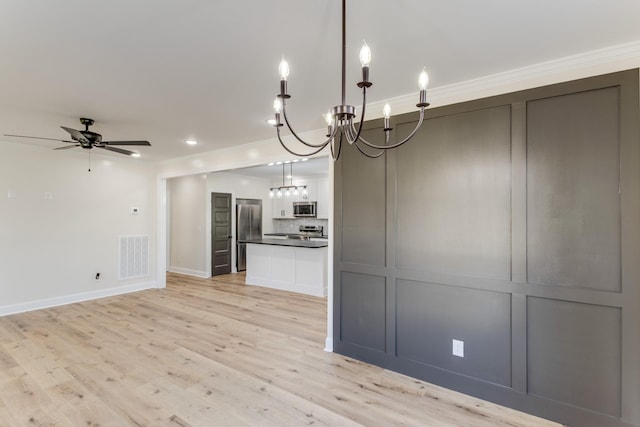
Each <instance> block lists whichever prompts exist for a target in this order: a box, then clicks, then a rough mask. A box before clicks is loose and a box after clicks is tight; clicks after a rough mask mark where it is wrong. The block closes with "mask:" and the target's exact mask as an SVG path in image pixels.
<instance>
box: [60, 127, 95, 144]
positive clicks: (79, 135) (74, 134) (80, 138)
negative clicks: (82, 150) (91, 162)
mask: <svg viewBox="0 0 640 427" xmlns="http://www.w3.org/2000/svg"><path fill="white" fill-rule="evenodd" d="M60 127H61V128H62V129H64V130H66V131H67V132H69V134H70V135H71V136H72V137H73V138H75V139H76V140H78V141H80V142H87V143H88V142H90V141H89V140H88V139H87V138H85V136H84V135H83V134H82V133H80V131H79V130H75V129H71V128H67V127H64V126H60Z"/></svg>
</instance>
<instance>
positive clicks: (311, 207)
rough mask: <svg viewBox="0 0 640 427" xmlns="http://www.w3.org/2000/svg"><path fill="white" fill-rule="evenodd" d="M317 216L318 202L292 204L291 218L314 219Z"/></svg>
mask: <svg viewBox="0 0 640 427" xmlns="http://www.w3.org/2000/svg"><path fill="white" fill-rule="evenodd" d="M317 215H318V202H293V216H294V217H296V218H315V217H316V216H317Z"/></svg>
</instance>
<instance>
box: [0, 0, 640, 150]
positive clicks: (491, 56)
mask: <svg viewBox="0 0 640 427" xmlns="http://www.w3.org/2000/svg"><path fill="white" fill-rule="evenodd" d="M340 8H341V4H340V1H339V0H270V1H265V0H254V1H238V0H218V1H211V0H164V1H158V0H135V1H131V0H109V1H86V0H56V1H36V0H0V135H1V134H23V135H32V136H42V137H49V138H67V137H68V136H67V134H66V133H65V132H64V131H63V130H62V129H60V127H59V126H60V125H63V126H67V127H72V128H76V129H80V128H81V126H80V123H79V121H78V118H79V117H90V118H93V119H95V120H96V124H95V126H94V127H93V128H92V129H93V130H94V131H96V132H100V133H102V134H103V136H104V138H105V139H106V140H123V139H148V140H149V141H151V143H152V144H153V146H152V147H142V148H140V150H139V151H140V152H141V153H142V154H143V158H144V159H147V160H152V161H155V160H163V159H168V158H172V157H179V156H185V155H189V154H195V153H199V152H203V151H210V150H214V149H218V148H222V147H226V146H232V145H239V144H245V143H250V142H255V141H261V140H266V139H271V138H273V137H274V131H273V128H271V127H270V126H268V125H267V124H266V123H265V119H267V118H270V117H271V116H272V110H271V104H272V101H273V98H274V95H275V93H276V92H277V91H278V74H277V66H278V63H279V61H280V59H281V57H282V55H283V54H285V55H286V57H287V59H288V61H289V64H290V66H291V76H290V78H289V92H290V93H291V94H292V95H293V98H292V99H291V101H290V102H289V112H290V116H291V118H292V121H293V123H295V124H296V125H297V130H298V131H304V130H313V129H320V128H322V127H323V121H322V118H321V114H322V113H324V112H325V111H326V110H327V109H328V108H329V107H331V106H333V105H336V104H338V103H339V101H340V62H339V61H340V51H339V47H340ZM347 16H348V18H347V63H348V69H347V81H348V83H347V85H348V92H347V96H348V101H349V103H350V104H354V105H358V104H359V103H360V100H359V95H358V92H357V90H358V89H357V88H356V87H355V83H356V82H357V81H358V80H359V77H360V76H359V62H358V51H359V49H360V45H361V43H362V40H363V39H366V41H367V43H368V44H369V46H370V47H371V49H372V51H373V62H372V64H371V80H372V81H373V82H374V86H373V87H372V88H371V89H370V91H369V100H370V101H381V100H384V99H386V98H391V97H395V96H401V95H406V94H410V93H413V92H417V87H416V78H417V74H418V73H419V71H420V70H421V69H422V67H423V66H427V68H428V70H429V72H430V75H431V83H432V85H431V87H438V86H444V85H448V84H452V83H456V82H462V81H466V80H469V79H473V78H476V77H480V76H486V75H490V74H494V73H497V72H501V71H507V70H512V69H516V68H519V67H524V66H527V65H531V64H536V63H540V62H544V61H549V60H554V59H558V58H562V57H566V56H569V55H574V54H578V53H582V52H587V51H591V50H595V49H600V48H605V47H608V46H614V45H618V44H622V43H627V42H634V41H639V40H640V25H638V18H640V1H638V0H612V1H603V0H562V1H557V0H536V1H525V0H483V1H477V0H466V1H464V0H453V1H452V0H396V1H393V2H389V1H386V2H382V1H371V0H349V2H348V4H347ZM188 138H195V139H197V140H199V141H200V142H201V143H200V144H199V145H197V146H195V147H191V146H186V145H185V144H184V143H183V141H184V140H185V139H188ZM2 139H4V140H7V141H11V142H20V143H37V144H39V145H44V146H47V147H57V146H60V144H57V143H55V142H53V141H41V142H36V141H33V140H24V139H22V140H18V139H15V138H7V137H2ZM60 153H61V155H64V154H63V153H65V151H62V152H60ZM285 154H286V153H285V152H284V151H283V158H284V157H288V156H285ZM114 155H117V154H114Z"/></svg>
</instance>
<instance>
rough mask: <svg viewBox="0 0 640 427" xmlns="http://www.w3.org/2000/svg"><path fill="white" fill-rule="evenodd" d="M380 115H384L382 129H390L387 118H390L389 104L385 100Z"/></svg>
mask: <svg viewBox="0 0 640 427" xmlns="http://www.w3.org/2000/svg"><path fill="white" fill-rule="evenodd" d="M382 116H383V117H384V130H385V131H388V130H391V128H390V127H389V119H390V118H391V105H389V103H388V102H385V104H384V107H382Z"/></svg>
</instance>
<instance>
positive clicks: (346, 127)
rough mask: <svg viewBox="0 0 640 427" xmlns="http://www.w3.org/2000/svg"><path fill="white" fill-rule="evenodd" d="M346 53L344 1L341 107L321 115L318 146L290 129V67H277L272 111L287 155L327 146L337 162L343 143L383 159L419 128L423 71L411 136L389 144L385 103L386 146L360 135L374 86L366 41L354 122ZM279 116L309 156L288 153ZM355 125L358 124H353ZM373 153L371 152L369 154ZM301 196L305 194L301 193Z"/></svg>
mask: <svg viewBox="0 0 640 427" xmlns="http://www.w3.org/2000/svg"><path fill="white" fill-rule="evenodd" d="M345 51H346V0H342V103H341V104H340V105H336V106H335V107H333V108H331V109H330V110H329V112H328V113H327V114H326V115H324V119H325V121H326V123H327V128H328V134H327V139H326V140H325V141H324V142H320V143H309V142H306V141H304V140H303V139H302V138H300V136H298V134H296V132H295V131H294V130H293V128H292V127H291V125H290V123H289V120H288V118H287V108H286V100H287V99H289V98H291V95H289V94H288V93H287V78H288V77H289V64H288V63H287V61H285V59H284V56H283V58H282V61H281V62H280V65H279V67H278V71H279V73H280V93H278V94H277V95H276V96H277V98H276V101H274V103H273V109H274V112H275V119H276V120H275V124H274V127H275V128H276V133H277V136H278V141H279V142H280V144H281V145H282V147H283V148H284V149H285V150H287V151H288V152H289V153H291V154H293V155H294V156H298V157H308V156H312V155H314V154H317V153H319V152H320V151H322V150H324V149H325V148H326V147H327V146H329V149H330V150H331V157H332V158H333V160H338V158H339V157H340V152H341V148H342V142H343V141H344V140H346V141H347V142H348V143H349V144H351V145H353V146H355V147H356V148H357V149H358V151H359V152H360V153H362V154H363V155H364V156H366V157H369V158H376V157H380V156H382V155H383V154H384V153H385V152H386V151H387V150H389V149H393V148H397V147H399V146H401V145H402V144H404V143H405V142H407V141H409V140H410V139H411V138H413V136H414V135H415V133H416V132H417V131H418V129H420V127H421V126H422V123H423V121H424V110H425V108H426V107H428V106H429V103H428V102H427V85H428V84H429V75H428V74H427V71H426V69H423V70H422V72H421V73H420V76H419V77H418V86H419V89H420V94H419V102H418V103H417V104H416V107H418V108H419V111H420V117H419V120H418V123H417V125H416V127H415V128H414V129H413V131H411V133H410V134H409V135H408V136H407V137H405V138H404V139H402V140H401V141H399V142H396V143H390V132H391V130H392V128H391V127H390V117H391V107H390V106H389V104H388V103H387V104H385V106H384V109H383V115H384V128H383V131H384V134H385V143H384V144H383V145H378V144H373V143H371V142H369V141H367V140H366V139H364V138H363V137H362V136H361V133H362V125H363V123H364V119H365V110H366V104H367V89H368V88H370V87H371V86H372V85H373V83H371V82H370V81H369V65H370V64H371V49H370V48H369V46H368V45H367V43H366V42H365V43H364V44H363V45H362V48H361V49H360V64H361V65H362V81H360V82H358V83H357V86H358V87H359V88H360V89H362V110H361V113H360V118H359V120H355V119H356V108H355V107H354V106H353V105H348V104H346V102H345V95H346V87H345V77H346V65H345ZM281 115H282V116H283V117H284V123H286V125H287V128H288V129H289V132H290V133H291V135H292V136H293V137H294V138H295V139H296V140H297V141H298V142H300V143H301V144H304V145H305V146H307V147H309V148H310V149H311V151H310V152H308V153H304V154H303V153H297V152H295V151H293V150H291V149H290V148H289V147H288V146H287V145H286V144H285V143H284V141H283V140H282V136H281V134H280V128H281V127H283V123H281V121H280V117H281ZM356 122H359V123H358V124H357V125H356ZM372 151H374V152H372ZM303 193H304V191H303Z"/></svg>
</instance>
